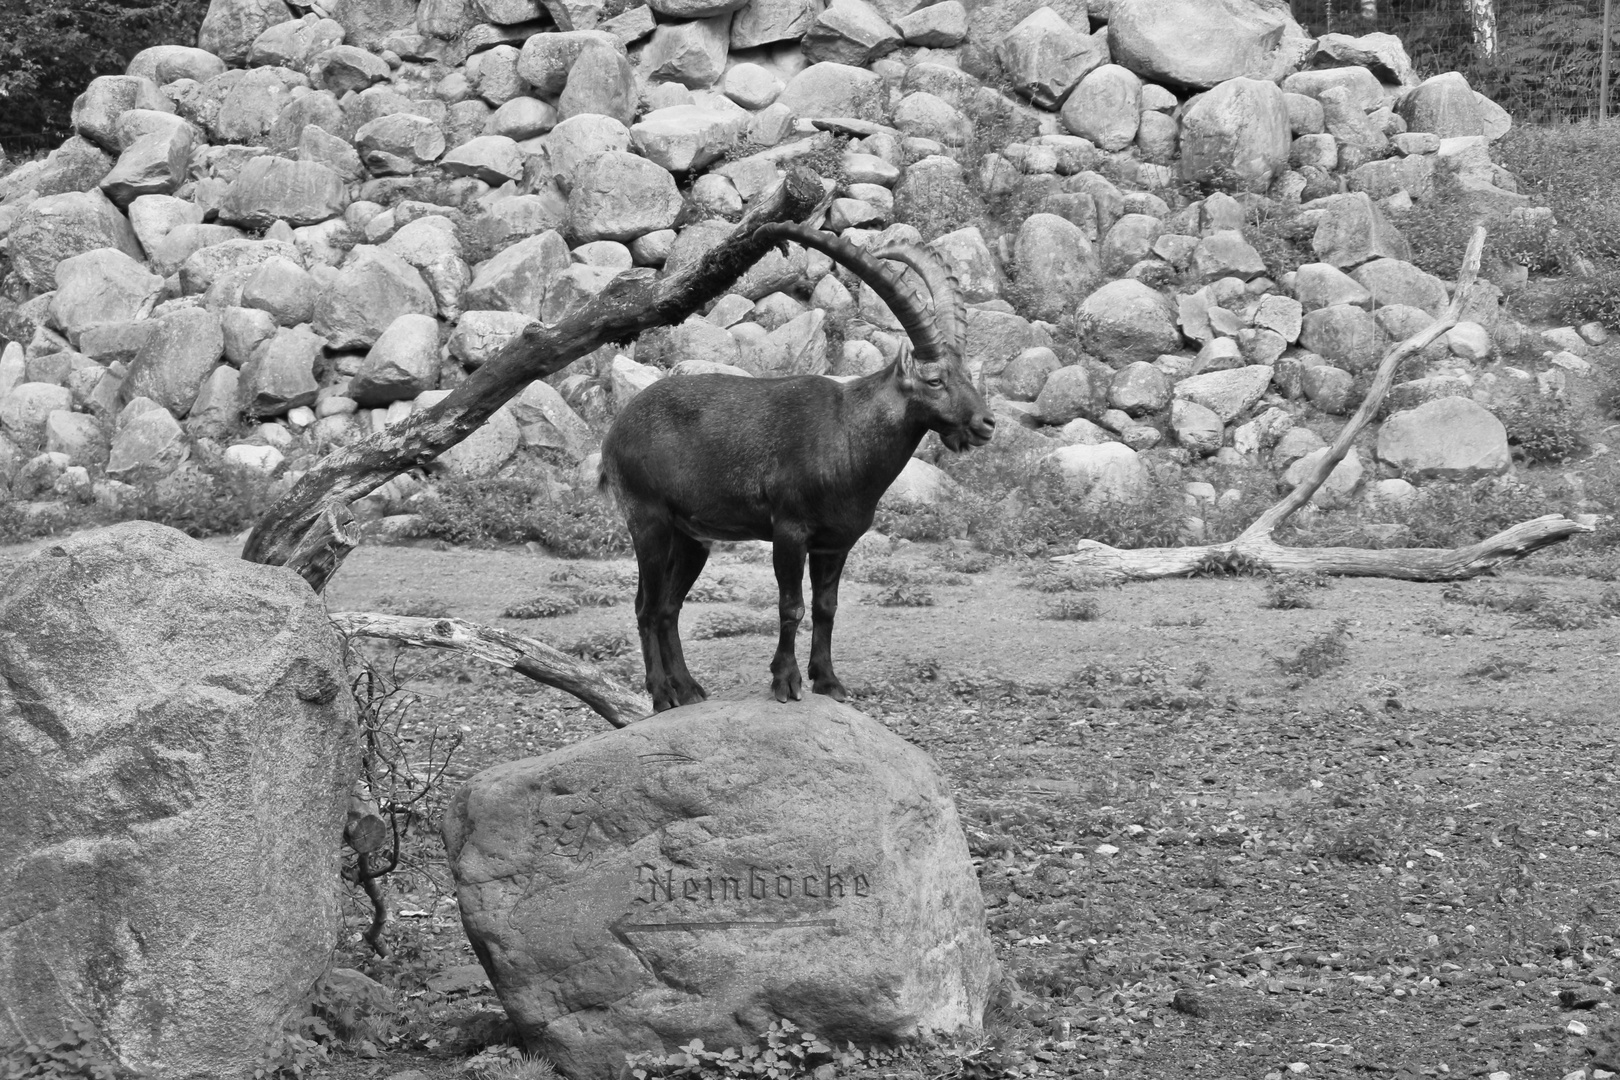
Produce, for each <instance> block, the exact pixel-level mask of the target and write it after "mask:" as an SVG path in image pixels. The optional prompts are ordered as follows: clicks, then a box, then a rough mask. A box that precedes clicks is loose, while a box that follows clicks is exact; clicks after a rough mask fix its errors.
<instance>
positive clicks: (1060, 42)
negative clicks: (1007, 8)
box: [995, 7, 1108, 109]
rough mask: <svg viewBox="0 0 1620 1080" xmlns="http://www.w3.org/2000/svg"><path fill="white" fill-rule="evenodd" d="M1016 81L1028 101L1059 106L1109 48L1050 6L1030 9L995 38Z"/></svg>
mask: <svg viewBox="0 0 1620 1080" xmlns="http://www.w3.org/2000/svg"><path fill="white" fill-rule="evenodd" d="M995 50H996V59H997V60H998V61H999V62H1000V64H1001V70H1002V72H1003V73H1005V74H1006V76H1007V78H1008V80H1009V81H1011V83H1012V87H1013V89H1014V90H1016V91H1017V92H1018V93H1019V94H1021V95H1023V96H1024V97H1027V98H1028V99H1029V100H1030V103H1031V104H1033V105H1037V106H1039V107H1040V108H1043V109H1055V108H1057V107H1058V106H1059V105H1061V104H1062V103H1063V100H1064V99H1065V98H1067V97H1068V96H1069V91H1071V90H1073V89H1074V88H1075V86H1076V85H1077V84H1078V83H1079V82H1080V80H1081V79H1083V78H1085V77H1086V76H1087V75H1088V74H1090V73H1091V72H1092V71H1093V70H1094V69H1096V68H1098V67H1100V66H1101V65H1103V64H1106V63H1107V62H1108V48H1107V46H1106V45H1104V44H1103V43H1102V42H1101V41H1098V40H1097V39H1096V38H1094V37H1092V36H1091V35H1090V34H1089V33H1087V32H1086V31H1085V30H1084V29H1076V28H1075V27H1074V26H1071V25H1070V24H1069V22H1068V20H1066V19H1064V18H1063V16H1061V15H1059V14H1058V13H1057V12H1055V11H1053V10H1052V9H1051V8H1049V7H1043V8H1038V9H1036V10H1035V11H1033V12H1031V13H1030V15H1029V17H1028V18H1026V19H1024V21H1023V22H1021V23H1019V24H1018V25H1017V26H1015V27H1013V28H1012V30H1011V31H1010V32H1009V33H1007V34H1006V35H1005V36H1004V37H1002V38H1001V39H1000V40H998V41H997V42H996V44H995Z"/></svg>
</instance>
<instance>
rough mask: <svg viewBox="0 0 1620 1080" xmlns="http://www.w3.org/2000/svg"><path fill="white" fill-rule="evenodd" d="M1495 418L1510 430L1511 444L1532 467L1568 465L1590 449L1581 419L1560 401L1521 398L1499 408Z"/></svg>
mask: <svg viewBox="0 0 1620 1080" xmlns="http://www.w3.org/2000/svg"><path fill="white" fill-rule="evenodd" d="M1496 416H1497V419H1499V420H1501V421H1502V426H1503V427H1505V428H1506V429H1507V436H1508V443H1509V444H1510V445H1512V446H1516V447H1518V449H1519V453H1520V454H1522V455H1523V456H1524V459H1525V461H1527V462H1528V463H1530V464H1532V465H1543V464H1552V463H1557V462H1561V461H1568V460H1570V459H1571V458H1574V457H1579V456H1580V455H1581V454H1583V453H1585V452H1586V450H1587V447H1588V446H1589V445H1590V444H1589V443H1588V441H1587V438H1586V433H1585V432H1584V431H1583V430H1582V427H1581V420H1580V416H1579V415H1578V414H1577V413H1576V411H1575V410H1574V409H1572V408H1570V407H1569V403H1568V402H1565V401H1562V400H1560V399H1558V398H1554V397H1544V396H1541V395H1537V396H1534V397H1529V396H1526V397H1522V398H1519V399H1517V400H1516V401H1513V402H1512V403H1510V404H1507V405H1503V406H1499V407H1498V408H1497V410H1496Z"/></svg>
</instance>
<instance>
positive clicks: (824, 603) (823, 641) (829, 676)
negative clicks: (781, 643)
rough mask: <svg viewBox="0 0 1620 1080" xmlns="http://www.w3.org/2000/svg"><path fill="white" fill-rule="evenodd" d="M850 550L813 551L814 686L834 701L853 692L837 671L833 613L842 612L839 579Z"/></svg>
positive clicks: (812, 683) (812, 653)
mask: <svg viewBox="0 0 1620 1080" xmlns="http://www.w3.org/2000/svg"><path fill="white" fill-rule="evenodd" d="M848 556H849V552H847V551H829V552H819V551H812V552H811V553H810V628H811V629H810V689H811V690H814V691H815V692H816V693H818V694H826V695H827V696H828V697H830V698H832V699H833V700H834V701H843V700H844V699H845V698H846V697H848V696H849V695H848V694H847V693H846V692H845V690H844V684H843V683H841V682H839V681H838V676H837V675H834V674H833V662H832V629H833V616H835V615H836V614H837V613H838V580H839V578H840V577H842V576H843V573H844V560H845V559H846V558H847V557H848Z"/></svg>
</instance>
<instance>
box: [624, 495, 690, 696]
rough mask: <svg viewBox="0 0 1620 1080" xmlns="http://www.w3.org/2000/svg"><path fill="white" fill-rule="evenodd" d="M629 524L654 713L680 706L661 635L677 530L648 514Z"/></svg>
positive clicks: (639, 626)
mask: <svg viewBox="0 0 1620 1080" xmlns="http://www.w3.org/2000/svg"><path fill="white" fill-rule="evenodd" d="M627 524H628V525H629V526H630V539H631V541H632V542H633V543H634V544H635V548H636V569H637V571H638V579H637V582H636V630H637V632H638V633H639V634H640V635H641V659H642V662H643V663H645V664H646V667H647V693H649V694H651V695H652V699H653V711H654V712H663V711H664V710H665V709H673V708H674V707H675V706H677V705H679V704H680V703H681V702H680V700H679V696H678V695H677V694H676V693H675V690H674V688H673V687H672V686H671V685H670V677H669V670H668V668H667V667H666V665H665V659H666V658H665V656H664V649H663V642H662V640H661V638H660V635H659V633H658V627H659V625H660V623H661V618H662V609H663V607H664V604H665V602H666V597H667V596H668V595H669V577H670V545H671V543H672V538H673V537H674V535H675V529H674V527H673V526H672V525H671V524H670V522H669V520H668V519H667V518H662V517H658V516H656V515H653V514H646V513H643V514H632V515H630V519H629V521H628V522H627Z"/></svg>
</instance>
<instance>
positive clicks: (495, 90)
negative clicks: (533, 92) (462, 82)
mask: <svg viewBox="0 0 1620 1080" xmlns="http://www.w3.org/2000/svg"><path fill="white" fill-rule="evenodd" d="M521 61H522V54H521V53H520V52H519V51H518V50H517V49H516V48H514V47H513V46H511V45H497V46H495V47H494V48H493V49H490V50H488V51H486V52H481V53H476V54H474V55H473V56H471V57H470V58H468V61H467V66H466V69H465V70H466V75H467V81H468V84H469V86H470V87H471V88H472V91H473V93H475V94H477V95H478V96H479V97H480V98H482V99H483V100H484V101H485V102H487V103H488V104H490V105H504V104H506V103H507V102H508V101H515V100H517V99H518V98H519V97H521V96H522V95H523V93H524V92H525V90H526V89H527V87H526V86H525V84H524V81H523V75H522V73H521V71H520V70H519V65H520V63H521Z"/></svg>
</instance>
